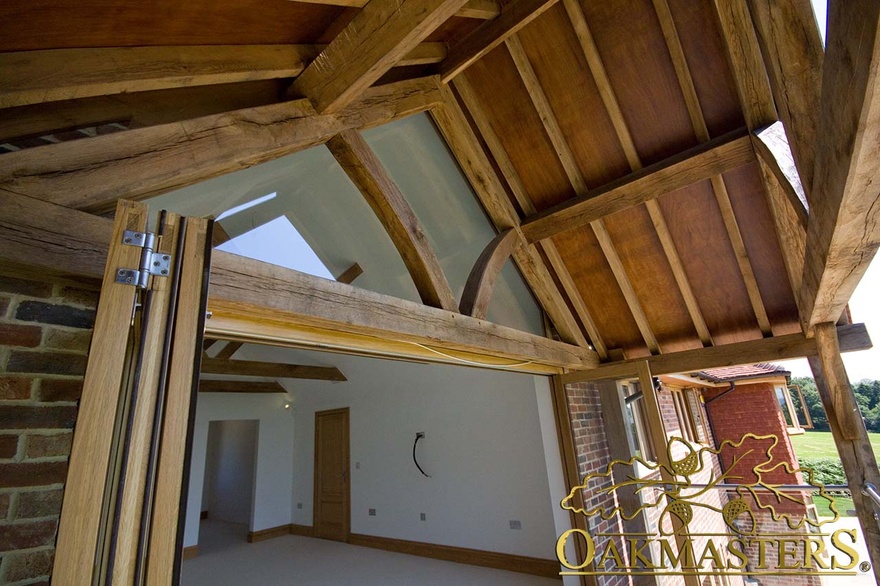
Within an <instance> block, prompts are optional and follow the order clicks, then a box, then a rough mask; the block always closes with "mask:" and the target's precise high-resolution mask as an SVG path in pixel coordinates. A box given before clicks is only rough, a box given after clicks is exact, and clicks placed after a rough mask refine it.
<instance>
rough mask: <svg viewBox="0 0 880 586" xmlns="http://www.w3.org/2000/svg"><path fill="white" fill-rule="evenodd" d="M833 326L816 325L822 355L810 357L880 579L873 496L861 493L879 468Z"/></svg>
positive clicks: (876, 480) (879, 529) (879, 530)
mask: <svg viewBox="0 0 880 586" xmlns="http://www.w3.org/2000/svg"><path fill="white" fill-rule="evenodd" d="M833 328H834V326H833V325H832V324H820V325H819V326H817V328H816V338H817V342H818V350H819V352H820V356H811V357H809V358H808V360H809V362H810V369H811V370H812V371H813V379H814V380H815V381H816V388H817V389H818V391H819V398H820V399H821V400H822V406H823V407H824V408H825V414H826V416H827V419H828V426H829V427H830V428H831V435H832V437H833V438H834V445H835V447H836V448H837V454H838V456H839V457H840V461H841V463H842V464H843V472H844V474H845V475H846V482H847V485H848V486H849V487H850V489H851V490H852V499H853V503H854V504H855V509H856V516H858V518H859V524H860V525H861V529H862V536H863V538H864V540H865V545H866V546H867V549H868V555H869V557H870V558H871V566H872V572H873V574H874V579H875V580H877V581H880V567H878V564H880V526H878V524H877V518H876V514H875V508H874V505H873V503H872V501H871V498H870V497H868V496H867V495H865V494H864V493H863V492H862V491H863V490H864V489H865V485H866V484H867V483H871V484H873V485H874V486H880V472H878V471H877V458H876V456H875V455H874V450H873V448H872V446H871V443H870V441H869V439H868V433H867V430H866V429H865V423H864V420H863V419H862V416H861V413H860V412H859V410H858V406H857V405H856V401H855V395H854V394H853V391H852V387H851V386H850V384H849V380H848V378H847V375H846V369H845V368H844V365H843V360H842V359H841V356H840V350H839V349H838V348H837V344H836V340H835V335H834V333H835V332H834V329H833ZM820 332H821V333H820Z"/></svg>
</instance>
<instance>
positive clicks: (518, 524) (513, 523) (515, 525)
mask: <svg viewBox="0 0 880 586" xmlns="http://www.w3.org/2000/svg"><path fill="white" fill-rule="evenodd" d="M510 528H511V529H522V521H520V520H518V519H511V520H510Z"/></svg>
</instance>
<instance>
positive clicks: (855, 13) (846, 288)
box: [801, 0, 880, 326]
mask: <svg viewBox="0 0 880 586" xmlns="http://www.w3.org/2000/svg"><path fill="white" fill-rule="evenodd" d="M878 26H880V0H845V1H839V0H835V1H832V2H831V3H830V4H829V6H828V38H827V40H826V43H825V46H826V52H825V68H824V72H823V78H822V102H821V110H820V117H819V132H818V136H819V150H818V154H817V157H816V170H815V173H814V174H813V192H814V197H813V200H814V201H813V205H812V208H811V213H810V220H809V223H808V226H807V245H806V261H805V264H804V279H803V289H802V290H801V305H802V307H803V310H804V320H805V322H806V324H807V325H809V326H815V325H816V324H821V323H824V322H832V323H833V322H836V321H837V319H838V317H840V315H841V313H842V312H843V311H844V309H845V307H846V304H847V302H848V301H849V298H850V296H851V295H852V293H853V291H854V290H855V288H856V285H858V283H859V281H860V280H861V278H862V276H863V275H864V273H865V270H867V268H868V265H869V264H870V262H871V259H872V258H873V257H874V254H875V252H876V251H877V248H878V247H880V188H878V185H880V167H878V165H877V155H878V152H880V92H878V91H877V87H878V83H880V78H878V74H877V72H878V68H880V35H878Z"/></svg>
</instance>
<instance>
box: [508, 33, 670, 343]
mask: <svg viewBox="0 0 880 586" xmlns="http://www.w3.org/2000/svg"><path fill="white" fill-rule="evenodd" d="M505 43H506V44H507V48H508V50H509V51H510V55H511V57H513V62H514V63H515V64H516V68H517V70H518V71H519V74H520V77H521V79H522V80H523V83H524V84H525V87H526V90H527V92H528V94H529V97H531V99H532V103H533V104H534V105H535V108H536V109H537V111H538V114H539V115H540V117H541V121H542V122H543V123H544V130H545V131H546V133H547V136H548V137H549V138H550V142H552V143H553V146H554V148H555V149H556V154H557V156H558V157H559V161H560V162H561V163H562V167H563V168H564V169H565V173H566V175H567V176H568V179H569V181H570V182H571V185H572V187H573V188H574V191H575V194H576V196H577V197H589V195H588V193H589V187H588V186H587V182H586V180H585V179H584V177H583V174H582V173H581V171H580V167H578V164H577V160H576V159H575V156H574V153H572V152H571V148H570V147H569V145H568V143H567V141H566V139H565V136H564V135H563V133H562V129H561V128H560V127H559V122H558V121H557V119H556V115H555V114H554V112H553V109H552V108H551V107H550V102H549V101H548V99H547V95H546V94H545V93H544V89H543V88H542V87H541V84H540V82H539V81H538V77H537V75H535V71H534V69H533V68H532V65H531V63H530V62H529V59H528V56H527V55H526V53H525V50H524V49H523V47H522V44H521V43H520V41H519V38H518V37H517V36H516V35H512V36H510V37H508V39H507V40H506V41H505ZM590 227H591V228H592V230H593V232H594V233H595V234H596V239H597V240H598V241H599V246H600V247H601V249H602V252H603V253H604V255H605V259H606V260H607V261H608V265H609V266H610V267H611V271H612V272H613V273H614V278H615V279H616V280H617V284H618V286H619V287H620V291H621V293H623V297H624V299H625V300H626V304H627V306H629V310H630V312H631V313H632V316H633V319H635V322H636V325H637V326H638V328H639V332H640V333H641V334H642V338H643V339H644V340H645V344H647V346H648V350H649V351H650V352H651V353H652V354H657V353H659V352H660V344H659V343H658V342H657V337H656V336H655V335H654V331H653V329H652V328H651V324H650V323H649V321H648V316H647V315H646V314H645V310H644V308H643V307H642V304H641V301H639V298H638V295H636V292H635V289H634V288H633V286H632V283H631V282H630V278H629V275H627V273H626V269H625V268H624V266H623V263H622V262H621V260H620V256H619V255H618V254H617V250H616V248H615V246H614V243H613V242H612V240H611V235H610V234H608V230H607V229H606V228H605V222H604V221H602V219H597V220H593V221H592V222H590Z"/></svg>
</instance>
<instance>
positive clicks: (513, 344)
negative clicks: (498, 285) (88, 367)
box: [0, 193, 599, 374]
mask: <svg viewBox="0 0 880 586" xmlns="http://www.w3.org/2000/svg"><path fill="white" fill-rule="evenodd" d="M112 229H113V222H112V221H111V220H109V219H107V218H103V217H100V216H93V215H91V214H88V213H85V212H81V211H77V210H71V209H69V208H63V207H61V206H58V205H55V204H51V203H48V202H45V201H40V200H36V199H33V198H29V197H26V196H22V195H18V194H14V193H11V194H4V196H3V197H0V272H2V273H3V274H13V275H30V276H36V277H37V278H40V277H42V278H46V276H47V275H51V277H52V279H53V280H56V282H57V279H62V281H63V282H71V283H76V284H79V285H80V286H82V285H88V286H96V284H98V283H100V279H101V277H102V275H103V273H104V265H105V264H106V259H107V251H108V248H109V246H108V244H109V242H110V238H111V234H112ZM208 310H209V311H210V312H212V317H211V319H209V320H207V324H206V328H207V333H206V336H207V337H210V338H220V339H224V340H234V341H239V342H256V343H265V344H275V345H284V346H299V345H303V346H308V347H320V348H324V349H330V350H333V349H339V350H344V351H349V352H357V353H361V354H369V355H392V356H397V357H401V356H403V357H410V358H413V359H417V360H422V361H424V360H428V361H434V362H446V363H452V364H461V363H466V364H470V365H472V366H473V365H483V366H486V367H490V368H500V369H506V370H514V371H518V372H534V373H542V374H558V373H559V372H560V371H561V370H562V369H564V368H570V369H584V368H592V367H594V366H596V365H598V363H599V361H598V356H597V355H596V353H595V352H593V351H592V350H589V349H587V348H582V347H578V346H574V345H571V344H566V343H563V342H557V341H554V340H550V339H548V338H545V337H542V336H536V335H533V334H529V333H526V332H522V331H519V330H515V329H512V328H507V327H504V326H499V325H496V324H492V323H489V322H485V321H481V320H477V319H474V318H470V317H468V316H463V315H460V314H453V313H451V312H448V311H444V310H440V309H435V308H432V307H427V306H424V305H422V304H420V303H415V302H412V301H405V300H401V299H396V298H393V297H390V296H387V295H381V294H379V293H373V292H371V291H366V290H363V289H358V288H356V287H352V286H351V285H345V284H342V283H337V282H335V281H330V280H327V279H321V278H319V277H314V276H312V275H306V274H304V273H300V272H298V271H294V270H291V269H286V268H284V267H278V266H273V265H270V264H267V263H262V262H259V261H255V260H252V259H248V258H244V257H240V256H236V255H233V254H229V253H224V252H221V251H217V250H215V251H214V253H213V262H212V275H211V287H210V291H209V301H208ZM236 362H238V361H236Z"/></svg>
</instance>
